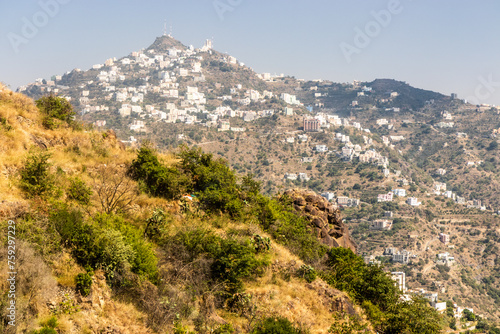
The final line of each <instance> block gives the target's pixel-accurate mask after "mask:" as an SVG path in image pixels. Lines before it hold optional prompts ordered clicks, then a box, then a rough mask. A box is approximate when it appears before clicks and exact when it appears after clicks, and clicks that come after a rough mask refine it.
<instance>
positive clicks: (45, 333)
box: [32, 327, 57, 334]
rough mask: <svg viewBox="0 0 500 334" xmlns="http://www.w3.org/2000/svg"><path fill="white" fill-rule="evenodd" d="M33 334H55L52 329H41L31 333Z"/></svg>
mask: <svg viewBox="0 0 500 334" xmlns="http://www.w3.org/2000/svg"><path fill="white" fill-rule="evenodd" d="M32 333H33V334H57V331H56V330H55V329H54V328H48V327H43V328H42V329H39V330H37V331H34V332H32Z"/></svg>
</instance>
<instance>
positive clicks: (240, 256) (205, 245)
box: [170, 229, 269, 294]
mask: <svg viewBox="0 0 500 334" xmlns="http://www.w3.org/2000/svg"><path fill="white" fill-rule="evenodd" d="M170 242H172V244H171V247H172V248H175V249H177V248H179V247H180V246H182V247H184V248H185V249H186V250H187V252H188V254H189V258H187V259H186V261H187V262H193V261H194V260H195V259H196V258H198V257H199V256H207V257H208V258H210V259H212V263H211V266H210V271H211V276H212V279H213V280H214V281H218V282H222V283H223V284H224V286H225V288H226V291H227V292H228V293H230V294H234V293H237V292H240V291H242V287H243V283H242V281H241V280H242V278H245V277H249V276H251V275H253V274H255V273H258V272H259V269H260V268H262V267H263V266H267V265H268V262H269V261H268V258H267V257H266V256H264V257H262V256H257V252H256V250H255V247H254V246H253V245H252V243H251V241H250V240H246V241H239V240H235V239H229V238H228V239H225V238H222V237H220V236H218V235H215V234H214V233H213V232H211V231H208V230H204V229H194V230H190V231H186V232H179V233H178V234H177V235H175V236H174V237H173V239H172V240H170Z"/></svg>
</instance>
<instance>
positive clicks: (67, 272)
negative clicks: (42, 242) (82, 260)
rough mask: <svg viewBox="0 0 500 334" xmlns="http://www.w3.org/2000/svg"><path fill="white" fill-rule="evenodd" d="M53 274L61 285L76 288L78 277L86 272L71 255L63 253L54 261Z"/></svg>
mask: <svg viewBox="0 0 500 334" xmlns="http://www.w3.org/2000/svg"><path fill="white" fill-rule="evenodd" d="M52 272H53V274H54V275H55V276H56V279H57V283H58V284H59V285H61V286H65V287H70V288H74V287H75V277H76V275H78V274H80V273H83V272H84V270H83V269H82V268H81V267H80V266H79V265H78V264H77V263H76V262H75V260H74V259H73V258H72V257H71V255H70V254H68V253H67V252H63V253H61V254H60V255H59V257H57V258H55V259H54V260H53V261H52Z"/></svg>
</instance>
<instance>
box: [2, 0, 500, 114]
mask: <svg viewBox="0 0 500 334" xmlns="http://www.w3.org/2000/svg"><path fill="white" fill-rule="evenodd" d="M499 14H500V1H498V0H476V1H472V0H439V1H436V0H399V1H398V0H383V1H379V0H366V1H361V0H342V1H338V0H321V1H320V0H308V1H305V0H303V1H299V0H266V1H265V0H182V1H180V0H176V1H173V0H161V1H152V0H146V1H132V0H120V1H118V0H100V1H97V0H86V1H83V0H40V1H30V0H26V1H5V0H3V1H1V2H0V50H1V53H0V81H2V82H4V83H6V84H8V85H10V86H11V88H13V89H15V88H17V87H18V86H19V85H23V84H27V83H29V82H32V81H34V80H35V79H36V78H46V79H48V78H50V77H51V76H52V75H54V74H63V73H65V72H66V71H69V70H72V69H73V68H81V69H84V70H85V69H88V68H90V67H91V66H92V64H96V63H103V62H104V61H105V60H106V59H107V58H110V57H117V58H119V57H122V56H125V55H128V54H129V53H130V52H131V51H136V50H139V49H141V48H145V47H147V46H149V45H150V44H151V43H152V42H153V41H154V39H155V38H156V37H157V36H160V35H162V33H163V26H164V22H165V20H166V21H167V25H168V26H169V27H170V25H172V27H173V30H172V31H173V36H174V37H175V38H177V39H179V40H180V41H181V42H183V43H184V44H186V45H190V44H192V45H193V46H195V47H200V46H202V44H203V42H204V40H205V39H207V38H213V39H214V48H215V49H216V50H218V51H221V52H227V53H229V54H231V55H233V56H235V57H237V58H238V59H239V60H240V61H242V62H244V63H245V64H246V65H248V66H250V67H252V68H253V69H254V70H256V71H257V72H271V73H285V74H288V75H293V76H295V77H297V78H304V79H320V78H321V79H328V80H333V81H336V82H347V81H349V82H350V81H352V80H363V81H370V80H373V79H375V78H393V79H397V80H402V81H406V82H408V83H409V84H411V85H413V86H415V87H418V88H425V89H430V90H434V91H438V92H441V93H443V94H447V95H449V94H450V93H452V92H455V93H457V94H458V96H459V97H460V98H467V99H469V100H471V101H474V102H475V103H490V104H497V105H498V104H500V61H499V60H500V57H499V56H500V38H499V36H498V34H499V33H500V15H499ZM168 30H170V28H168Z"/></svg>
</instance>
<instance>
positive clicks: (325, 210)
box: [285, 189, 356, 253]
mask: <svg viewBox="0 0 500 334" xmlns="http://www.w3.org/2000/svg"><path fill="white" fill-rule="evenodd" d="M285 195H287V196H288V197H290V198H291V199H292V203H293V207H294V208H295V210H296V211H297V212H299V213H301V214H302V215H303V216H305V217H306V218H307V220H308V221H309V226H310V227H311V228H312V229H313V230H314V232H315V234H316V236H317V237H318V239H320V240H321V242H322V243H324V244H325V245H327V246H329V247H345V248H350V249H351V250H352V251H353V252H354V253H356V244H355V243H354V241H353V240H352V239H351V236H350V235H349V230H348V229H347V226H345V225H344V223H343V222H342V217H341V216H340V210H339V209H338V207H337V206H336V205H335V204H333V203H330V202H328V201H327V200H326V198H323V197H321V196H320V195H318V194H316V193H315V192H312V191H308V190H302V189H290V190H287V191H285Z"/></svg>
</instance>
